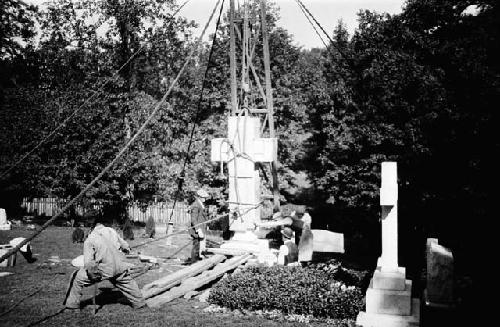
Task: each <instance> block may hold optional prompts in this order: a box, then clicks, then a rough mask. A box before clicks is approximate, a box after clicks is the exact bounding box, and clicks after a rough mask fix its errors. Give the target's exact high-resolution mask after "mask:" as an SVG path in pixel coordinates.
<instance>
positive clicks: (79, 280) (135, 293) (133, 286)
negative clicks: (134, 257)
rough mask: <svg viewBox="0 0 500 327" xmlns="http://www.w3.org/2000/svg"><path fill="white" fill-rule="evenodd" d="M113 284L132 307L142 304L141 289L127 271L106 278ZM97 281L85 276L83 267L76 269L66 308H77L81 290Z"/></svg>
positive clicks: (138, 306)
mask: <svg viewBox="0 0 500 327" xmlns="http://www.w3.org/2000/svg"><path fill="white" fill-rule="evenodd" d="M107 279H108V280H109V281H110V282H111V284H113V286H115V287H116V288H118V289H119V290H120V291H121V292H122V293H123V295H125V297H126V298H127V300H129V302H130V303H131V304H132V307H134V308H140V307H142V306H144V304H145V302H144V298H143V297H142V293H141V290H140V289H139V287H138V286H137V283H136V282H135V280H134V279H133V278H132V277H130V275H129V273H128V271H125V272H123V273H121V274H119V275H117V276H114V277H111V278H107ZM95 283H98V282H93V281H91V280H90V279H89V277H88V276H87V271H86V270H85V269H83V268H81V269H80V270H78V272H77V274H76V276H75V279H74V280H73V283H72V284H71V286H70V287H71V290H70V292H69V295H68V298H67V299H66V307H67V308H79V307H80V299H81V297H82V291H83V288H84V287H85V286H89V285H92V284H95Z"/></svg>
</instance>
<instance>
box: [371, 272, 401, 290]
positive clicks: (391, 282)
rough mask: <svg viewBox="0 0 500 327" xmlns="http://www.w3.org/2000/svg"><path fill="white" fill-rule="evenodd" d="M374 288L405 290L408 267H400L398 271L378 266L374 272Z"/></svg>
mask: <svg viewBox="0 0 500 327" xmlns="http://www.w3.org/2000/svg"><path fill="white" fill-rule="evenodd" d="M373 288H376V289H383V290H395V291H403V290H404V289H405V288H406V269H405V268H404V267H398V270H397V271H394V272H387V271H382V269H381V268H380V267H377V269H376V270H375V272H374V273H373Z"/></svg>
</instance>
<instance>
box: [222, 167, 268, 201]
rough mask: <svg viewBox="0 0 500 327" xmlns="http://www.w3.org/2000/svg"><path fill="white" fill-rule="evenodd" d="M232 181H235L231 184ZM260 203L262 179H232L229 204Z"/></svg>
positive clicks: (255, 177) (256, 177)
mask: <svg viewBox="0 0 500 327" xmlns="http://www.w3.org/2000/svg"><path fill="white" fill-rule="evenodd" d="M256 173H257V174H258V172H256ZM231 180H232V181H233V182H232V183H231ZM259 202H260V177H259V176H254V177H251V178H237V181H235V178H234V177H230V185H229V203H230V204H235V203H240V204H249V205H255V204H258V203H259Z"/></svg>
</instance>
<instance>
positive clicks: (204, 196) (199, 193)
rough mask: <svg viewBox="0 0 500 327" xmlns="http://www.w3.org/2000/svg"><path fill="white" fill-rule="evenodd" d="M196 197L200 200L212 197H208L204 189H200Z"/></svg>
mask: <svg viewBox="0 0 500 327" xmlns="http://www.w3.org/2000/svg"><path fill="white" fill-rule="evenodd" d="M196 196H197V197H199V198H208V197H210V195H208V192H207V191H205V190H204V189H202V188H200V189H199V190H198V191H196Z"/></svg>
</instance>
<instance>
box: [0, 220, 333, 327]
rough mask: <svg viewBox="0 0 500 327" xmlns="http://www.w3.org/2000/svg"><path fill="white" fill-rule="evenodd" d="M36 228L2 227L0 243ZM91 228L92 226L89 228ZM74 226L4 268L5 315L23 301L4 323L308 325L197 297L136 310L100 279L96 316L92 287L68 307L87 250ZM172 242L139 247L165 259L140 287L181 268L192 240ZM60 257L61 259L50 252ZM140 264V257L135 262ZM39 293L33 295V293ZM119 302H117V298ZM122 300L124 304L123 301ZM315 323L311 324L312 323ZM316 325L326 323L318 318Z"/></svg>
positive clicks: (1, 303)
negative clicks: (73, 277)
mask: <svg viewBox="0 0 500 327" xmlns="http://www.w3.org/2000/svg"><path fill="white" fill-rule="evenodd" d="M32 232H33V231H30V230H27V229H26V227H25V226H19V227H13V228H12V230H10V231H0V244H5V243H8V241H9V240H10V239H12V238H14V237H27V236H29V235H30V234H31V233H32ZM85 232H86V233H87V232H88V228H85ZM71 234H72V228H71V227H54V226H52V227H49V228H48V229H47V230H46V231H44V232H43V233H42V234H40V236H39V237H37V238H35V239H34V240H33V241H32V242H31V245H32V248H33V253H34V257H35V258H36V259H37V261H36V262H34V263H31V264H29V263H27V262H26V260H24V258H23V257H22V256H21V255H20V253H17V260H16V264H15V265H14V266H12V267H2V268H1V269H0V270H1V271H3V272H11V273H12V274H11V275H8V276H4V277H0V285H1V294H0V314H2V313H4V312H6V311H7V310H9V309H10V308H11V307H12V306H14V305H15V304H17V303H18V302H19V301H21V300H22V299H24V300H23V301H22V302H21V303H19V304H18V305H17V306H16V307H15V308H13V309H12V311H10V312H8V313H6V314H4V315H2V316H1V317H0V326H34V325H40V326H91V325H93V326H104V325H114V326H117V325H126V326H220V327H223V326H304V325H305V324H303V323H299V322H285V321H276V320H269V319H265V318H261V317H257V316H255V315H252V316H245V315H239V316H238V315H234V314H232V313H230V314H229V313H205V312H203V309H204V308H205V307H207V306H208V305H209V304H207V303H201V302H199V301H198V300H197V299H190V300H186V299H183V298H181V299H178V300H175V301H173V302H170V303H167V304H165V305H163V306H161V307H160V308H156V309H152V308H143V309H139V310H133V309H132V308H130V307H129V306H128V305H126V304H123V303H124V301H125V300H124V298H122V297H120V295H119V294H118V293H117V292H115V291H113V292H106V288H108V290H109V289H110V287H111V284H106V282H101V283H100V284H99V288H100V290H99V291H98V293H99V294H100V295H98V297H97V304H98V305H99V304H101V305H102V307H101V308H100V309H99V311H98V312H97V314H96V315H94V314H93V305H92V301H91V298H92V289H93V288H92V287H87V288H85V289H84V294H83V297H82V304H83V305H84V308H83V309H82V310H81V311H79V312H75V311H69V310H64V311H62V312H61V309H62V308H63V305H62V302H63V299H64V296H65V292H66V288H67V283H68V281H69V278H70V274H71V273H72V272H73V271H74V270H75V268H74V267H73V266H71V260H72V259H73V258H75V257H77V256H78V255H81V254H82V251H83V244H78V243H72V241H71ZM135 235H136V238H135V240H132V241H129V243H130V245H131V246H132V247H133V246H134V245H137V244H139V243H142V242H145V241H147V240H148V239H146V238H141V237H140V231H138V230H135ZM172 244H173V246H168V245H166V244H165V240H160V241H157V242H153V243H150V244H148V245H147V246H144V247H139V248H137V249H136V251H135V252H141V253H142V254H144V255H154V256H156V257H159V258H160V260H162V261H164V263H163V264H162V265H161V268H159V269H153V270H150V271H148V272H147V273H146V274H144V275H142V276H139V277H137V278H136V280H137V283H138V284H139V287H140V288H142V286H143V285H145V284H146V283H149V282H151V281H153V280H155V279H158V278H160V277H161V276H164V275H167V274H168V273H170V272H173V271H175V270H178V269H181V268H183V267H184V266H182V265H181V263H182V261H183V260H184V259H185V258H187V257H188V256H189V254H190V250H191V244H190V238H189V236H188V235H187V234H181V235H175V236H174V237H173V240H172ZM53 256H58V257H59V260H60V261H59V262H53V261H57V260H52V259H51V257H53ZM136 262H137V263H139V261H138V260H137V261H136ZM33 293H34V294H33ZM117 301H118V303H117ZM119 302H122V303H119ZM310 325H311V324H310ZM312 325H315V326H323V325H324V326H326V324H320V323H314V324H312Z"/></svg>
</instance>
